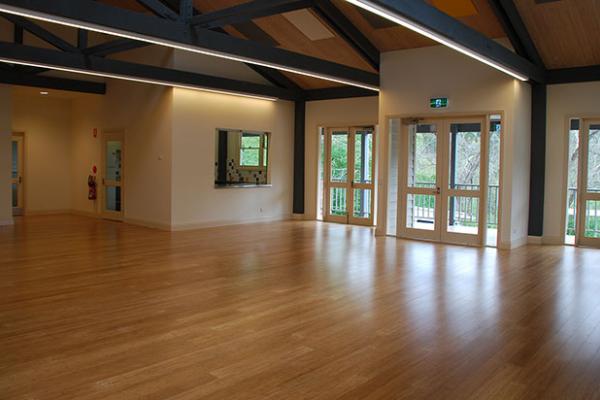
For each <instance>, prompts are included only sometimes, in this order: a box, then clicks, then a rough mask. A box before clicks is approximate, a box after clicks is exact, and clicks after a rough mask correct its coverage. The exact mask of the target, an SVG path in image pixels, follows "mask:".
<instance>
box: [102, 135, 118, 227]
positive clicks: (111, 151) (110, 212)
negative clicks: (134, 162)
mask: <svg viewBox="0 0 600 400" xmlns="http://www.w3.org/2000/svg"><path fill="white" fill-rule="evenodd" d="M123 152H124V135H123V132H104V133H103V135H102V182H101V183H102V186H101V190H100V201H101V204H102V205H101V210H102V211H101V214H102V217H104V218H108V219H116V220H121V219H123V205H124V204H123V203H124V202H123V175H124V174H123V166H124V165H123V162H124V157H123Z"/></svg>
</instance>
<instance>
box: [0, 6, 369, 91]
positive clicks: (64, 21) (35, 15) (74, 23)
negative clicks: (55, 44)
mask: <svg viewBox="0 0 600 400" xmlns="http://www.w3.org/2000/svg"><path fill="white" fill-rule="evenodd" d="M0 12H5V13H8V14H13V15H19V16H22V17H27V18H32V19H36V20H39V21H45V22H50V23H54V24H59V25H65V26H70V27H73V28H78V29H87V30H89V31H94V32H98V33H103V34H107V35H113V36H119V37H122V38H125V39H132V40H139V41H142V42H146V43H151V44H156V45H159V46H165V47H170V48H173V49H179V50H184V51H189V52H193V53H199V54H204V55H208V56H213V57H219V58H225V59H228V60H233V61H240V62H244V63H249V64H255V65H261V66H263V67H269V68H274V69H278V70H281V71H286V72H292V73H295V74H300V75H306V76H310V77H312V78H317V79H324V80H328V81H332V82H337V83H342V84H344V85H350V86H356V87H360V88H363V89H368V90H373V91H376V92H379V88H378V87H377V86H374V85H368V84H365V83H360V82H354V81H351V80H347V79H342V78H338V77H335V76H330V75H325V74H318V73H314V72H309V71H305V70H302V69H298V68H293V67H287V66H282V65H279V64H274V63H270V62H266V61H260V60H255V59H253V58H248V57H241V56H234V55H231V54H228V53H223V52H220V51H216V50H208V49H204V48H201V47H197V46H193V45H186V44H183V43H179V42H173V41H170V40H164V39H160V38H156V37H153V36H147V35H143V34H139V33H134V32H128V31H124V30H121V29H116V28H111V27H107V26H102V25H96V24H93V23H88V22H84V21H78V20H75V19H70V18H64V17H60V16H55V15H51V14H45V13H41V12H37V11H32V10H29V9H26V8H21V7H14V6H9V5H6V4H0Z"/></svg>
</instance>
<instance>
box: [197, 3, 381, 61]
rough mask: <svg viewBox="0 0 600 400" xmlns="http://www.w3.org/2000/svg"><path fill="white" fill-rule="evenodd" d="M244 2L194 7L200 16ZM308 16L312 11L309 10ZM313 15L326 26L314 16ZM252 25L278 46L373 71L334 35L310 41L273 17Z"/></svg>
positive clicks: (236, 31)
mask: <svg viewBox="0 0 600 400" xmlns="http://www.w3.org/2000/svg"><path fill="white" fill-rule="evenodd" d="M247 1H248V0H195V5H196V8H198V10H200V11H201V12H202V13H207V12H210V11H215V10H220V9H223V8H227V7H231V6H234V5H237V4H242V3H246V2H247ZM310 12H311V13H312V11H310ZM313 15H314V16H315V17H316V18H317V19H318V20H320V21H321V22H322V23H323V25H325V26H326V27H328V25H327V23H326V22H325V21H322V20H321V19H320V18H319V17H318V16H317V15H316V14H314V13H313ZM253 22H254V23H255V24H256V25H257V26H258V27H259V28H260V29H261V30H263V31H264V32H266V33H267V34H268V35H269V36H271V37H272V38H274V39H275V41H276V42H277V43H279V47H281V48H284V49H286V50H291V51H295V52H298V53H302V54H306V55H309V56H313V57H317V58H321V59H324V60H328V61H333V62H337V63H340V64H345V65H348V66H351V67H354V68H360V69H364V70H366V71H371V72H375V71H374V70H373V69H372V68H371V66H370V65H369V64H368V63H367V62H366V61H364V60H363V59H362V58H361V57H360V56H359V55H358V54H357V53H356V52H355V51H354V49H353V48H352V47H350V45H348V44H347V43H346V42H345V41H344V39H343V38H341V37H339V36H337V35H335V34H334V37H331V38H328V39H322V40H315V41H312V40H310V39H309V38H308V37H307V36H306V35H305V34H304V33H302V31H300V29H298V28H297V27H296V26H294V24H292V23H291V22H290V21H289V20H288V19H287V18H285V17H284V16H283V15H273V16H269V17H264V18H257V19H254V20H253ZM226 30H227V31H228V32H230V33H231V34H233V35H235V36H238V37H242V38H245V39H250V38H248V37H246V35H244V32H240V30H239V29H235V28H233V27H226Z"/></svg>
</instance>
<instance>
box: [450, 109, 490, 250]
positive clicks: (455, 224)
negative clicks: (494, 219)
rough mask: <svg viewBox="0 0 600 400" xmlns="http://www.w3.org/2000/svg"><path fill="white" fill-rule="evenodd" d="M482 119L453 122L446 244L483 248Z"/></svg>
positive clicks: (483, 155)
mask: <svg viewBox="0 0 600 400" xmlns="http://www.w3.org/2000/svg"><path fill="white" fill-rule="evenodd" d="M483 126H485V124H484V121H483V120H482V119H467V120H461V121H455V120H450V121H449V122H448V124H447V128H446V129H447V133H446V136H445V139H446V140H445V143H444V146H445V148H446V150H445V151H444V156H445V159H446V161H445V163H444V164H445V165H446V166H447V167H446V168H445V169H444V181H445V184H444V190H443V191H442V194H443V200H442V201H443V207H444V215H445V216H446V217H445V218H444V221H445V223H444V225H445V226H444V229H443V231H442V240H444V241H446V242H452V243H462V244H481V240H480V239H481V231H482V230H481V229H480V225H481V218H480V216H481V205H482V203H483V201H482V191H481V170H482V161H483V160H482V159H483V158H484V157H485V153H484V151H483V140H482V128H483Z"/></svg>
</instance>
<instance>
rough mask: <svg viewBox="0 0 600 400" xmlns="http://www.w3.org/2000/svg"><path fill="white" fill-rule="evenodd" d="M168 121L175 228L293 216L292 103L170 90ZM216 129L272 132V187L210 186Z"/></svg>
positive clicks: (212, 177)
mask: <svg viewBox="0 0 600 400" xmlns="http://www.w3.org/2000/svg"><path fill="white" fill-rule="evenodd" d="M172 123H173V125H172V126H173V142H172V146H173V171H172V227H173V228H174V229H185V228H189V227H201V226H214V225H224V224H235V223H244V222H252V221H263V220H275V219H287V218H290V217H291V207H292V173H293V169H292V168H293V131H294V106H293V103H291V102H287V101H276V102H272V101H266V100H258V99H251V98H244V97H238V96H229V95H221V94H215V93H206V92H199V91H192V90H184V89H174V90H173V118H172ZM217 128H230V129H246V130H253V131H266V132H271V150H270V154H271V160H270V168H271V183H272V186H271V187H261V188H229V189H215V188H214V176H215V175H214V174H215V172H214V163H215V130H216V129H217Z"/></svg>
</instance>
